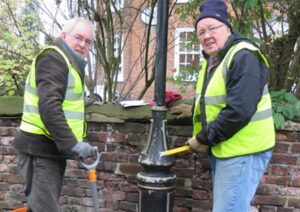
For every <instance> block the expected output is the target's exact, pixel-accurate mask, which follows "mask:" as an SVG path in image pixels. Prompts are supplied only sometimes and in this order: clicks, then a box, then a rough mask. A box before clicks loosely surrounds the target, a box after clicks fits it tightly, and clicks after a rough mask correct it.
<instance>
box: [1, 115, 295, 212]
mask: <svg viewBox="0 0 300 212" xmlns="http://www.w3.org/2000/svg"><path fill="white" fill-rule="evenodd" d="M18 126H19V119H18V118H16V119H14V118H0V211H1V212H2V211H3V212H6V211H9V210H10V209H13V208H17V207H21V206H22V205H23V203H24V202H25V199H24V196H23V194H22V178H21V177H20V176H19V174H18V171H17V167H16V150H15V149H14V148H13V147H11V145H10V141H11V140H12V139H13V137H14V135H15V133H16V130H17V127H18ZM148 128H149V124H148V123H145V122H144V123H132V122H125V123H119V124H114V123H89V133H88V137H89V138H88V139H89V140H90V141H91V142H92V144H93V145H97V146H98V148H99V150H100V151H101V152H102V156H101V162H100V163H99V166H98V168H97V187H98V195H99V198H98V199H99V203H100V205H101V211H102V212H106V211H137V207H138V205H137V203H138V197H139V196H138V186H137V182H136V173H137V172H139V171H141V170H142V167H141V166H140V165H139V164H138V162H137V160H138V157H139V153H140V152H141V150H142V149H143V147H144V145H145V144H146V141H147V136H148ZM167 130H168V134H169V136H170V139H169V141H170V142H171V145H175V146H180V145H182V144H183V143H184V142H185V141H186V138H187V137H188V136H190V134H191V126H175V125H170V126H168V127H167ZM172 171H173V172H174V173H176V175H177V183H176V197H175V206H174V211H176V212H187V211H192V212H204V211H205V212H207V211H210V206H211V181H210V168H209V164H208V161H207V159H206V157H205V156H204V155H199V154H191V153H186V154H181V155H178V156H177V157H176V164H175V165H174V167H173V168H172ZM253 204H254V206H253V211H262V212H273V211H274V212H296V211H298V212H299V211H300V132H296V131H280V132H278V133H277V145H276V148H275V150H274V154H273V157H272V159H271V163H270V165H269V167H268V169H267V170H266V173H265V175H264V177H263V179H262V181H261V184H260V186H259V189H258V191H257V193H256V196H255V199H254V202H253ZM61 205H62V211H63V212H67V211H69V212H71V211H74V212H75V211H80V212H85V211H86V212H88V211H92V206H93V202H92V199H91V193H90V185H89V183H88V181H87V177H86V170H85V169H83V168H82V167H81V166H80V165H79V164H78V163H77V162H76V161H68V168H67V171H66V177H65V182H64V187H63V191H62V195H61Z"/></svg>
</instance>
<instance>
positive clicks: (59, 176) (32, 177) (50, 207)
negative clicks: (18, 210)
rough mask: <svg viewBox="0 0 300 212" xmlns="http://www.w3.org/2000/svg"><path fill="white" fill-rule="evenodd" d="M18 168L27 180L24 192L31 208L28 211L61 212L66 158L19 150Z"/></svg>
mask: <svg viewBox="0 0 300 212" xmlns="http://www.w3.org/2000/svg"><path fill="white" fill-rule="evenodd" d="M18 168H19V171H20V174H21V175H22V177H23V179H24V181H25V188H24V193H25V196H26V200H27V204H28V208H30V209H29V210H28V211H33V212H40V211H43V212H60V207H59V197H60V193H61V189H62V185H63V178H64V174H65V170H66V160H65V159H53V158H43V157H38V156H33V155H29V154H24V153H21V152H19V154H18Z"/></svg>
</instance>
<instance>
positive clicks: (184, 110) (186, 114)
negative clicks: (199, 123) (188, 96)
mask: <svg viewBox="0 0 300 212" xmlns="http://www.w3.org/2000/svg"><path fill="white" fill-rule="evenodd" d="M170 112H171V113H172V114H178V116H176V118H177V119H183V118H190V117H192V105H188V104H179V105H177V106H175V107H173V108H172V109H171V111H170Z"/></svg>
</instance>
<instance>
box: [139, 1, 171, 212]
mask: <svg viewBox="0 0 300 212" xmlns="http://www.w3.org/2000/svg"><path fill="white" fill-rule="evenodd" d="M168 13H169V0H158V6H157V21H158V22H157V42H156V45H157V46H156V61H155V91H154V93H155V94H154V102H155V105H154V106H152V107H151V110H152V120H151V127H150V132H149V138H148V143H147V145H146V147H145V148H144V150H143V151H142V153H141V155H140V157H139V163H140V164H141V165H142V166H143V168H144V171H143V172H140V173H138V174H137V179H138V185H139V188H140V196H139V212H171V211H172V208H173V205H174V186H175V180H176V175H175V174H173V173H172V172H171V171H170V168H171V167H172V165H173V164H174V163H175V160H174V158H173V157H164V156H162V157H161V156H160V152H162V151H165V150H167V137H166V130H165V127H166V113H167V108H166V107H165V88H166V57H167V37H168Z"/></svg>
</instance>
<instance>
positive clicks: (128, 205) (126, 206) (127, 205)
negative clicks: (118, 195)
mask: <svg viewBox="0 0 300 212" xmlns="http://www.w3.org/2000/svg"><path fill="white" fill-rule="evenodd" d="M120 209H121V210H126V211H137V209H138V204H137V203H132V202H120Z"/></svg>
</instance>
